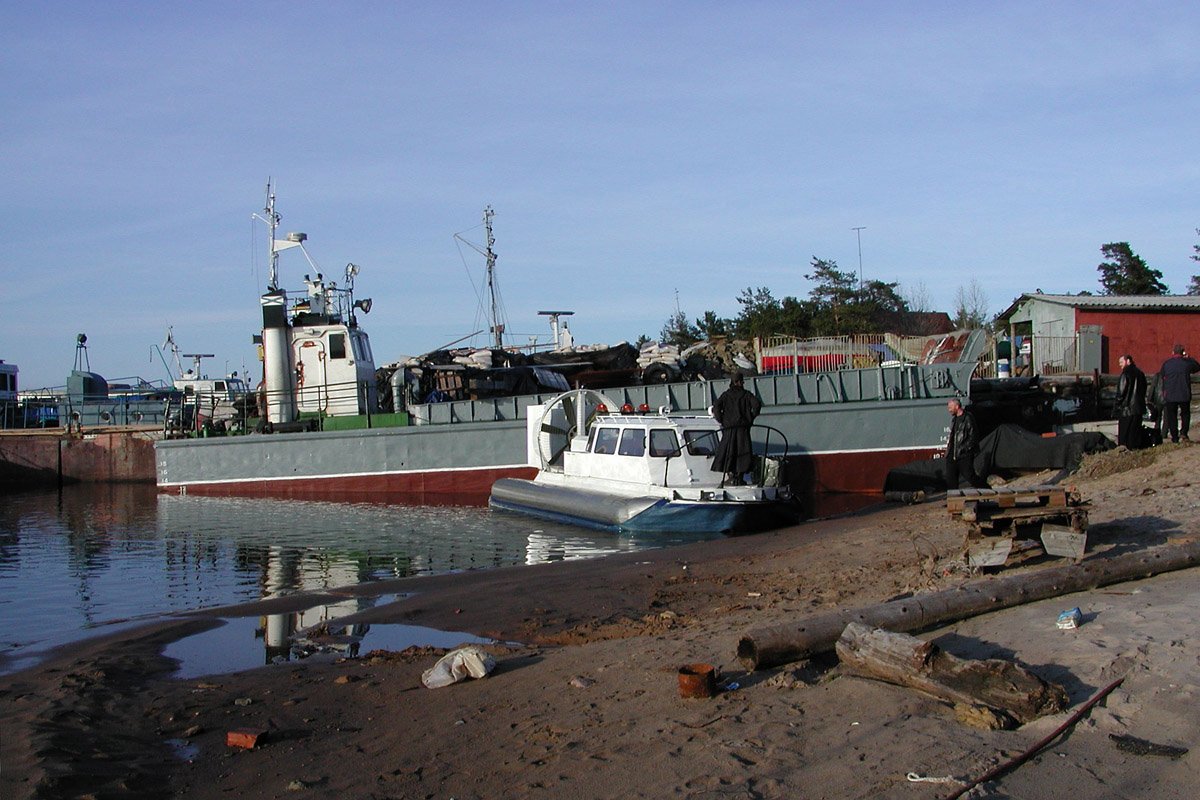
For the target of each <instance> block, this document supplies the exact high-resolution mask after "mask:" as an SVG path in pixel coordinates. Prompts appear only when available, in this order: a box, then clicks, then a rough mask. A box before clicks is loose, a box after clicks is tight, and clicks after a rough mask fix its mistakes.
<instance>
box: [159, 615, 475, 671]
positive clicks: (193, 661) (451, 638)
mask: <svg viewBox="0 0 1200 800" xmlns="http://www.w3.org/2000/svg"><path fill="white" fill-rule="evenodd" d="M262 621H263V618H261V617H237V618H232V619H226V620H225V624H224V625H221V626H219V627H217V628H213V629H211V630H208V631H205V632H204V633H198V634H196V635H194V636H188V637H185V638H183V639H180V640H178V641H175V642H172V643H171V644H169V645H167V647H166V648H165V649H164V650H163V655H165V656H167V657H168V658H173V659H176V660H177V661H178V662H179V668H178V671H177V672H176V673H175V677H176V678H182V679H185V680H188V679H192V678H199V677H203V676H206V675H220V674H223V673H228V672H240V671H241V670H245V669H253V668H255V667H262V666H267V665H271V664H279V663H286V662H288V661H297V660H300V659H302V658H305V657H308V658H343V657H354V656H357V655H360V654H361V655H365V654H367V653H369V652H370V651H372V650H393V651H400V650H404V649H406V648H408V647H444V648H452V647H457V646H459V645H463V644H494V643H495V642H496V640H495V639H487V638H483V637H480V636H474V635H472V634H469V633H456V632H454V631H443V630H438V629H436V628H425V627H422V626H420V625H393V624H379V623H375V624H372V625H361V626H352V628H351V629H348V630H346V632H345V633H343V634H340V635H336V636H330V637H315V638H313V639H310V640H307V641H309V642H314V643H316V644H318V645H322V646H321V647H319V648H315V649H314V648H309V647H308V646H300V645H299V644H298V642H297V641H296V639H295V638H294V637H287V638H281V639H279V642H280V644H273V643H268V641H269V640H270V639H271V638H272V634H271V630H270V627H269V626H270V620H269V619H268V620H267V623H268V627H267V628H264V627H263V625H262ZM310 649H312V650H313V652H312V654H311V655H308V654H307V653H306V652H305V651H306V650H310Z"/></svg>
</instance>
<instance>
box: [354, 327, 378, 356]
mask: <svg viewBox="0 0 1200 800" xmlns="http://www.w3.org/2000/svg"><path fill="white" fill-rule="evenodd" d="M350 346H351V347H352V348H353V350H354V357H355V358H357V359H358V360H359V361H371V362H373V361H374V360H375V359H374V358H372V357H371V342H370V340H368V339H367V337H366V336H363V335H362V334H361V333H351V334H350Z"/></svg>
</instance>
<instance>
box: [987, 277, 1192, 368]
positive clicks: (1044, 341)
mask: <svg viewBox="0 0 1200 800" xmlns="http://www.w3.org/2000/svg"><path fill="white" fill-rule="evenodd" d="M997 320H998V321H999V322H1001V323H1003V324H1004V325H1005V326H1006V327H1007V328H1008V330H1009V334H1010V336H1011V339H1012V343H1013V374H1015V375H1022V374H1026V375H1027V374H1037V375H1053V374H1056V373H1065V372H1088V373H1090V372H1092V371H1094V370H1099V371H1100V372H1102V373H1107V374H1111V373H1115V372H1118V371H1119V367H1118V366H1117V359H1118V358H1119V357H1120V356H1121V355H1122V354H1123V353H1128V354H1130V355H1131V356H1133V360H1134V361H1135V362H1136V363H1137V364H1138V365H1139V366H1140V367H1141V368H1142V369H1143V371H1145V372H1147V373H1149V372H1157V371H1158V368H1159V367H1160V366H1161V365H1162V362H1163V361H1164V360H1165V359H1166V358H1168V357H1169V356H1170V355H1171V347H1172V346H1173V345H1175V344H1182V345H1183V346H1184V347H1187V348H1189V349H1194V350H1196V351H1197V352H1200V295H1102V296H1094V295H1070V294H1041V293H1036V294H1023V295H1021V296H1020V297H1018V298H1017V299H1016V300H1014V301H1013V303H1012V305H1010V306H1009V307H1008V308H1007V309H1005V310H1004V311H1003V312H1002V313H1001V314H1000V316H999V317H997Z"/></svg>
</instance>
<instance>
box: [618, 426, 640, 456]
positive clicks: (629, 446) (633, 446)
mask: <svg viewBox="0 0 1200 800" xmlns="http://www.w3.org/2000/svg"><path fill="white" fill-rule="evenodd" d="M617 454H618V455H622V456H644V455H646V431H645V430H643V429H642V428H626V429H625V430H624V432H622V433H621V447H620V449H618V450H617Z"/></svg>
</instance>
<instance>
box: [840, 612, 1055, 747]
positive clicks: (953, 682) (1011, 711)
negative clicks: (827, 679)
mask: <svg viewBox="0 0 1200 800" xmlns="http://www.w3.org/2000/svg"><path fill="white" fill-rule="evenodd" d="M836 649H837V655H838V658H839V659H840V660H841V661H842V663H843V664H845V665H847V666H849V667H851V668H853V669H854V670H856V671H858V672H860V673H863V674H865V675H869V676H870V677H873V678H878V679H880V680H884V681H887V682H888V683H895V684H899V685H901V686H910V687H912V688H914V689H917V690H919V691H922V692H925V693H926V694H931V695H933V696H934V697H937V698H940V699H942V700H949V701H951V702H955V703H967V704H969V705H972V706H984V707H985V708H989V709H992V710H993V711H998V712H1003V713H1004V714H1007V715H1008V716H1010V717H1012V718H1013V719H1014V720H1016V721H1017V722H1019V723H1020V724H1022V725H1024V724H1025V723H1026V722H1031V721H1033V720H1035V719H1037V718H1038V717H1044V716H1046V715H1047V714H1055V713H1058V712H1059V711H1061V710H1062V709H1063V708H1065V707H1066V704H1067V693H1066V691H1065V690H1064V689H1063V688H1062V687H1061V686H1059V685H1057V684H1053V683H1048V682H1047V681H1044V680H1042V679H1041V678H1039V677H1038V676H1037V675H1034V674H1033V673H1032V672H1030V671H1028V670H1026V669H1024V668H1022V667H1020V666H1018V665H1016V664H1014V663H1012V662H1011V661H1003V660H1001V659H988V660H985V661H977V660H966V659H961V658H957V657H956V656H953V655H951V654H950V653H947V652H945V651H944V650H942V649H941V648H940V647H938V646H937V645H935V644H933V643H932V642H926V641H922V640H921V639H918V638H916V637H915V636H909V635H908V634H905V633H892V632H891V631H885V630H883V629H882V628H872V627H871V626H869V625H863V624H862V623H859V622H851V623H850V624H849V625H847V626H846V629H845V630H844V631H842V635H841V636H840V637H839V638H838V640H837V645H836Z"/></svg>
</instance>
